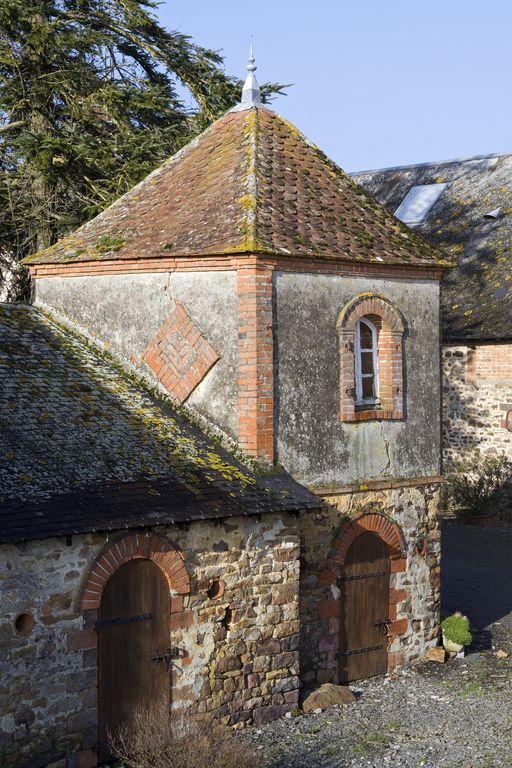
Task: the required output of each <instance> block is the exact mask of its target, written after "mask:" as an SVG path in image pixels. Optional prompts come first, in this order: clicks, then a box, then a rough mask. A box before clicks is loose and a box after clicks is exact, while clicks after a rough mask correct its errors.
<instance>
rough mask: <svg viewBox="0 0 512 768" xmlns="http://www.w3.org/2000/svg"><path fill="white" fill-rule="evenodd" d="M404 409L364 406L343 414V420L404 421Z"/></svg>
mask: <svg viewBox="0 0 512 768" xmlns="http://www.w3.org/2000/svg"><path fill="white" fill-rule="evenodd" d="M403 419H404V414H403V413H402V411H397V410H395V411H385V410H383V409H382V408H364V409H361V410H358V411H354V412H353V413H351V414H350V415H348V414H347V415H345V416H341V419H340V420H341V421H347V422H348V421H403Z"/></svg>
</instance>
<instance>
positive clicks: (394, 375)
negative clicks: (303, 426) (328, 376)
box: [337, 293, 405, 422]
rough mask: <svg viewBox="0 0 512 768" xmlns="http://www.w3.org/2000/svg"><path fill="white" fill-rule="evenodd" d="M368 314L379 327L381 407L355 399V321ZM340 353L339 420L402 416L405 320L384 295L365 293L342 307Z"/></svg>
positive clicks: (338, 326)
mask: <svg viewBox="0 0 512 768" xmlns="http://www.w3.org/2000/svg"><path fill="white" fill-rule="evenodd" d="M363 317H368V318H369V319H370V320H371V321H372V323H373V324H374V325H375V326H377V327H378V371H379V373H378V375H379V400H380V407H379V408H376V407H368V408H367V407H361V406H358V405H357V403H356V386H355V335H356V323H357V321H358V320H361V318H363ZM337 328H338V335H339V357H340V421H347V422H352V421H368V420H381V419H403V418H404V381H403V335H404V330H405V325H404V321H403V319H402V316H401V315H400V313H399V311H398V310H397V309H396V307H394V306H393V305H392V304H391V303H390V302H389V301H387V299H384V298H383V297H382V296H379V295H378V294H374V293H364V294H361V295H359V296H356V297H355V298H354V299H352V300H351V301H350V302H349V303H348V304H347V305H346V306H345V307H344V308H343V310H342V311H341V313H340V316H339V318H338V323H337Z"/></svg>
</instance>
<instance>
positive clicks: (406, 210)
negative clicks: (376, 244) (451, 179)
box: [395, 183, 448, 224]
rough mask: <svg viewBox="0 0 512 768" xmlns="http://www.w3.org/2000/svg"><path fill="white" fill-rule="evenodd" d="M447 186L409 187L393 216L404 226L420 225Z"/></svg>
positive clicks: (421, 185)
mask: <svg viewBox="0 0 512 768" xmlns="http://www.w3.org/2000/svg"><path fill="white" fill-rule="evenodd" d="M447 186H448V184H442V183H439V184H419V185H417V186H415V187H411V189H410V190H409V192H408V193H407V194H406V196H405V197H404V199H403V200H402V202H401V203H400V205H399V206H398V208H397V209H396V211H395V216H396V217H397V219H400V221H403V222H404V224H421V222H422V221H423V220H424V219H425V217H426V215H427V214H428V212H429V211H430V209H431V208H432V206H433V205H434V203H436V202H437V201H438V200H439V198H440V197H441V195H442V193H443V192H444V190H445V189H446V187H447Z"/></svg>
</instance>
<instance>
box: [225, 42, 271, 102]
mask: <svg viewBox="0 0 512 768" xmlns="http://www.w3.org/2000/svg"><path fill="white" fill-rule="evenodd" d="M254 62H255V59H254V53H253V50H252V35H251V46H250V48H249V63H248V64H247V72H248V75H247V77H246V80H245V83H244V87H243V89H242V101H241V102H240V104H237V105H236V106H235V107H233V108H232V109H230V110H229V111H230V112H242V111H244V110H246V109H251V108H252V107H264V106H265V105H264V104H262V103H261V91H260V87H259V85H258V81H257V80H256V78H255V77H254V72H255V71H256V69H257V67H256V64H255V63H254Z"/></svg>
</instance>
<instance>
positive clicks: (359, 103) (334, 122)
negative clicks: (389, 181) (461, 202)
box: [158, 0, 512, 171]
mask: <svg viewBox="0 0 512 768" xmlns="http://www.w3.org/2000/svg"><path fill="white" fill-rule="evenodd" d="M158 16H159V18H160V20H161V22H163V23H164V25H165V26H166V27H168V28H171V29H179V30H180V31H181V32H183V33H186V34H189V35H191V36H192V37H193V39H194V40H195V41H196V42H198V43H200V44H202V45H205V46H208V47H210V48H214V49H222V52H223V54H224V56H225V60H226V70H227V71H228V72H229V73H231V74H236V75H238V76H240V77H243V76H244V75H245V69H244V67H245V65H246V63H247V49H248V40H249V36H250V35H251V34H252V35H253V37H254V48H255V56H256V63H257V65H258V71H257V73H256V75H257V77H258V79H259V80H260V82H264V81H265V80H273V81H279V82H283V83H294V85H293V87H291V88H289V90H288V94H289V95H288V96H286V97H281V98H279V99H277V100H276V101H275V102H274V109H275V110H276V111H277V112H280V113H281V114H283V115H285V116H286V117H287V118H288V119H289V120H291V121H292V122H293V123H295V125H296V126H297V127H298V128H299V129H300V130H302V131H303V132H304V133H305V134H306V135H307V136H309V138H310V139H312V140H313V141H314V142H315V143H316V144H318V145H319V146H320V147H321V148H322V149H323V150H324V151H325V152H326V153H327V154H328V155H330V156H331V157H332V158H333V160H335V161H336V162H337V163H338V164H339V165H341V166H342V167H343V168H345V170H347V171H355V170H363V169H367V168H379V167H385V166H390V165H402V164H407V163H418V162H426V161H432V160H442V159H450V158H455V157H464V156H468V155H475V154H487V153H494V152H508V151H512V86H511V79H512V78H511V75H512V56H511V55H510V47H511V43H510V39H511V34H512V2H510V0H485V2H483V1H482V2H477V1H476V0H429V2H422V1H421V0H407V1H406V0H366V1H365V2H363V1H361V0H359V2H358V0H337V1H336V0H317V1H316V2H314V0H309V2H300V0H299V1H298V2H292V0H273V2H272V1H271V0H253V1H252V2H247V1H246V2H243V0H216V1H215V2H210V1H209V0H181V2H170V1H169V0H167V1H166V2H163V3H162V4H161V5H160V7H159V9H158Z"/></svg>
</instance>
